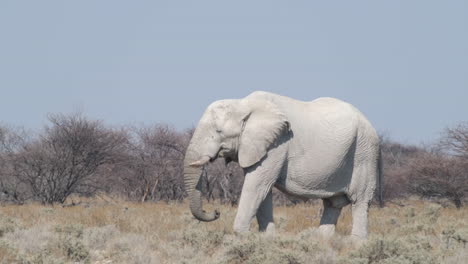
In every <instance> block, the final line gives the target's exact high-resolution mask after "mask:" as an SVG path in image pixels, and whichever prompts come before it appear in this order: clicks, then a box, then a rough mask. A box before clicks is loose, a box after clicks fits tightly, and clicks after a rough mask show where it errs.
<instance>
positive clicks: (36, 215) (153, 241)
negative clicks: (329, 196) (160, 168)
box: [0, 199, 468, 264]
mask: <svg viewBox="0 0 468 264" xmlns="http://www.w3.org/2000/svg"><path fill="white" fill-rule="evenodd" d="M205 207H206V209H212V208H214V207H217V208H220V210H221V218H220V219H219V220H218V221H215V222H211V223H201V222H198V221H197V220H195V219H194V218H193V217H192V216H191V214H190V212H189V210H188V206H187V205H186V204H184V203H169V204H167V203H164V202H161V203H130V202H123V201H116V200H112V199H94V200H92V201H84V202H83V203H81V204H79V205H75V206H68V207H62V206H42V205H38V204H26V205H4V206H1V207H0V260H1V263H101V264H104V263H388V264H390V263H408V264H409V263H467V262H466V261H467V260H468V245H467V242H468V241H467V240H468V224H467V219H468V209H467V208H466V207H464V208H462V209H460V210H457V209H455V208H453V207H451V206H447V207H442V206H440V205H438V204H435V203H430V202H423V201H418V200H405V201H400V202H399V204H395V203H389V204H387V206H386V207H385V208H383V209H379V208H377V207H375V206H374V207H372V208H371V210H370V233H371V235H370V238H369V240H368V242H366V243H364V244H363V245H362V246H357V245H355V244H352V242H351V239H350V238H349V236H347V235H348V234H349V232H350V229H351V210H350V208H349V207H346V208H344V209H343V212H342V215H341V217H340V220H339V224H338V226H337V233H338V234H337V235H335V236H334V237H333V238H330V239H324V238H321V237H320V236H319V235H318V234H317V233H316V227H317V226H318V223H319V219H320V210H321V209H320V208H321V204H320V203H319V202H318V201H317V202H316V203H312V204H300V205H296V206H292V207H286V206H284V207H275V209H274V210H275V212H274V213H275V222H276V227H277V234H276V235H275V236H266V235H262V234H259V233H257V232H252V233H251V234H248V235H235V234H233V233H232V222H233V219H234V216H235V213H236V208H234V207H230V206H226V205H218V204H206V206H205ZM255 225H256V224H255V223H253V224H252V230H255V229H256V226H255Z"/></svg>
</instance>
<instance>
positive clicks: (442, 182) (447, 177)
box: [409, 151, 468, 208]
mask: <svg viewBox="0 0 468 264" xmlns="http://www.w3.org/2000/svg"><path fill="white" fill-rule="evenodd" d="M409 188H410V190H411V191H412V192H413V193H415V194H418V195H420V196H422V197H429V198H446V199H449V200H450V201H452V202H453V203H454V204H455V206H456V207H457V208H460V207H461V206H462V201H463V199H464V197H466V195H467V193H468V162H466V160H464V159H462V158H460V157H456V156H449V155H447V154H445V153H443V152H440V151H435V152H433V153H429V152H428V153H424V154H420V155H419V156H418V158H417V159H415V160H414V162H413V164H412V167H411V176H410V182H409Z"/></svg>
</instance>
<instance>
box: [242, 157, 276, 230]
mask: <svg viewBox="0 0 468 264" xmlns="http://www.w3.org/2000/svg"><path fill="white" fill-rule="evenodd" d="M268 165H270V166H268ZM280 170H281V166H280V164H262V165H259V166H257V167H256V168H255V169H252V170H250V171H248V172H247V173H246V175H245V181H244V186H243V187H242V194H241V198H240V201H239V207H238V209H237V215H236V219H235V220H234V231H235V232H239V233H242V232H248V231H249V228H250V223H251V222H252V219H253V218H254V217H255V215H257V218H258V221H259V226H260V230H261V231H263V230H267V231H269V229H271V230H274V226H273V205H272V194H271V187H272V186H273V183H274V182H275V181H276V179H277V178H278V175H279V172H280Z"/></svg>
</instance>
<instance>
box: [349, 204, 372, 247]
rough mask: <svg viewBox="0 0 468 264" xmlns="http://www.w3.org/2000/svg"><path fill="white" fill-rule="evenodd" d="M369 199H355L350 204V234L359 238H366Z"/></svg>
mask: <svg viewBox="0 0 468 264" xmlns="http://www.w3.org/2000/svg"><path fill="white" fill-rule="evenodd" d="M369 203H370V201H357V202H356V203H353V205H352V214H353V228H352V230H351V236H355V237H357V238H359V239H366V238H367V232H368V231H367V225H368V212H369Z"/></svg>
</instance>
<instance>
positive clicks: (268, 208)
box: [257, 190, 275, 233]
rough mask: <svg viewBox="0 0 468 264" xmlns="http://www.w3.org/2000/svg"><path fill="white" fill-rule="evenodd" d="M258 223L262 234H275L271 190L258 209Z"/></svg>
mask: <svg viewBox="0 0 468 264" xmlns="http://www.w3.org/2000/svg"><path fill="white" fill-rule="evenodd" d="M257 222H258V230H259V231H260V232H267V233H274V232H275V223H274V222H273V194H272V192H271V190H270V192H269V193H268V194H267V196H266V197H265V200H264V201H263V202H262V203H261V204H260V207H259V208H258V211H257Z"/></svg>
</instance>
